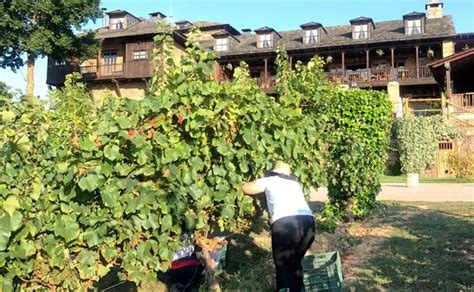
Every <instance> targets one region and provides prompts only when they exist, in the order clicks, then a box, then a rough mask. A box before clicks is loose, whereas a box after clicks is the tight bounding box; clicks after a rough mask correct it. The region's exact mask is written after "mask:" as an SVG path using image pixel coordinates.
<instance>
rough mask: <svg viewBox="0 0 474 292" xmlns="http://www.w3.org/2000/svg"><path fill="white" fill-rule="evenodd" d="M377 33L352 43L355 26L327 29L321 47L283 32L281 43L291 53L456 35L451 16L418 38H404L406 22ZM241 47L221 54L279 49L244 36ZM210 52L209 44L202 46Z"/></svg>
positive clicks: (379, 27) (380, 27)
mask: <svg viewBox="0 0 474 292" xmlns="http://www.w3.org/2000/svg"><path fill="white" fill-rule="evenodd" d="M375 27H376V29H375V30H373V31H372V32H371V37H370V38H369V39H357V40H355V39H352V26H351V25H342V26H329V27H326V31H327V34H324V35H322V37H321V41H320V43H319V44H303V30H290V31H281V32H279V34H280V35H281V36H282V39H281V41H282V42H283V43H284V45H285V47H286V48H287V49H288V50H291V49H305V48H324V47H332V46H345V45H360V44H371V43H382V42H391V41H406V40H420V39H432V38H440V37H450V36H454V35H455V34H456V30H455V28H454V24H453V21H452V18H451V16H444V17H442V18H437V19H427V20H426V27H425V33H423V34H418V35H405V32H404V24H403V20H392V21H381V22H376V23H375ZM237 38H238V39H239V40H240V43H239V44H238V45H237V46H235V47H233V48H232V50H230V51H227V52H220V54H221V55H222V56H225V55H239V54H249V53H257V52H273V51H275V50H276V48H265V49H262V48H257V45H256V39H257V38H256V36H255V35H253V34H250V35H249V34H243V35H241V36H237ZM203 45H204V47H205V48H209V47H210V46H209V44H203Z"/></svg>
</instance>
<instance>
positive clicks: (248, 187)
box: [242, 180, 265, 195]
mask: <svg viewBox="0 0 474 292" xmlns="http://www.w3.org/2000/svg"><path fill="white" fill-rule="evenodd" d="M242 190H243V191H244V193H245V194H246V195H258V194H261V193H263V192H264V191H265V188H264V187H263V188H262V185H261V184H259V183H257V181H256V180H254V181H251V182H246V183H244V184H243V185H242Z"/></svg>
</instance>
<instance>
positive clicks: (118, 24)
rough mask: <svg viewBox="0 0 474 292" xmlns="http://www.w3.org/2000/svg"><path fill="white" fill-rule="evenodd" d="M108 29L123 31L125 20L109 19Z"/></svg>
mask: <svg viewBox="0 0 474 292" xmlns="http://www.w3.org/2000/svg"><path fill="white" fill-rule="evenodd" d="M110 28H111V29H112V30H115V29H124V28H125V19H124V18H111V19H110Z"/></svg>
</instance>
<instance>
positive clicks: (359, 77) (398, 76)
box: [326, 67, 436, 87]
mask: <svg viewBox="0 0 474 292" xmlns="http://www.w3.org/2000/svg"><path fill="white" fill-rule="evenodd" d="M326 78H327V79H328V80H329V81H331V82H333V83H335V84H344V83H345V84H354V85H356V86H358V87H370V86H385V85H387V83H388V82H389V81H398V82H400V84H403V85H411V84H435V83H436V82H435V80H434V78H433V75H432V74H431V71H430V69H429V68H428V67H419V68H418V70H417V68H416V67H398V68H381V69H361V70H357V71H345V72H342V71H341V72H327V73H326Z"/></svg>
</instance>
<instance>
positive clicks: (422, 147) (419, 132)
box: [396, 116, 458, 173]
mask: <svg viewBox="0 0 474 292" xmlns="http://www.w3.org/2000/svg"><path fill="white" fill-rule="evenodd" d="M396 128H397V142H398V149H399V153H400V162H401V165H402V171H403V172H404V173H421V172H422V171H423V170H425V169H426V168H428V167H430V166H432V165H433V163H434V161H435V157H436V151H437V150H438V141H440V140H449V139H452V138H454V137H456V136H457V135H458V132H457V130H456V129H455V128H453V127H452V126H450V125H448V124H447V123H446V122H445V121H444V119H443V117H441V116H432V117H415V116H407V117H404V118H402V119H399V120H397V123H396Z"/></svg>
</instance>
